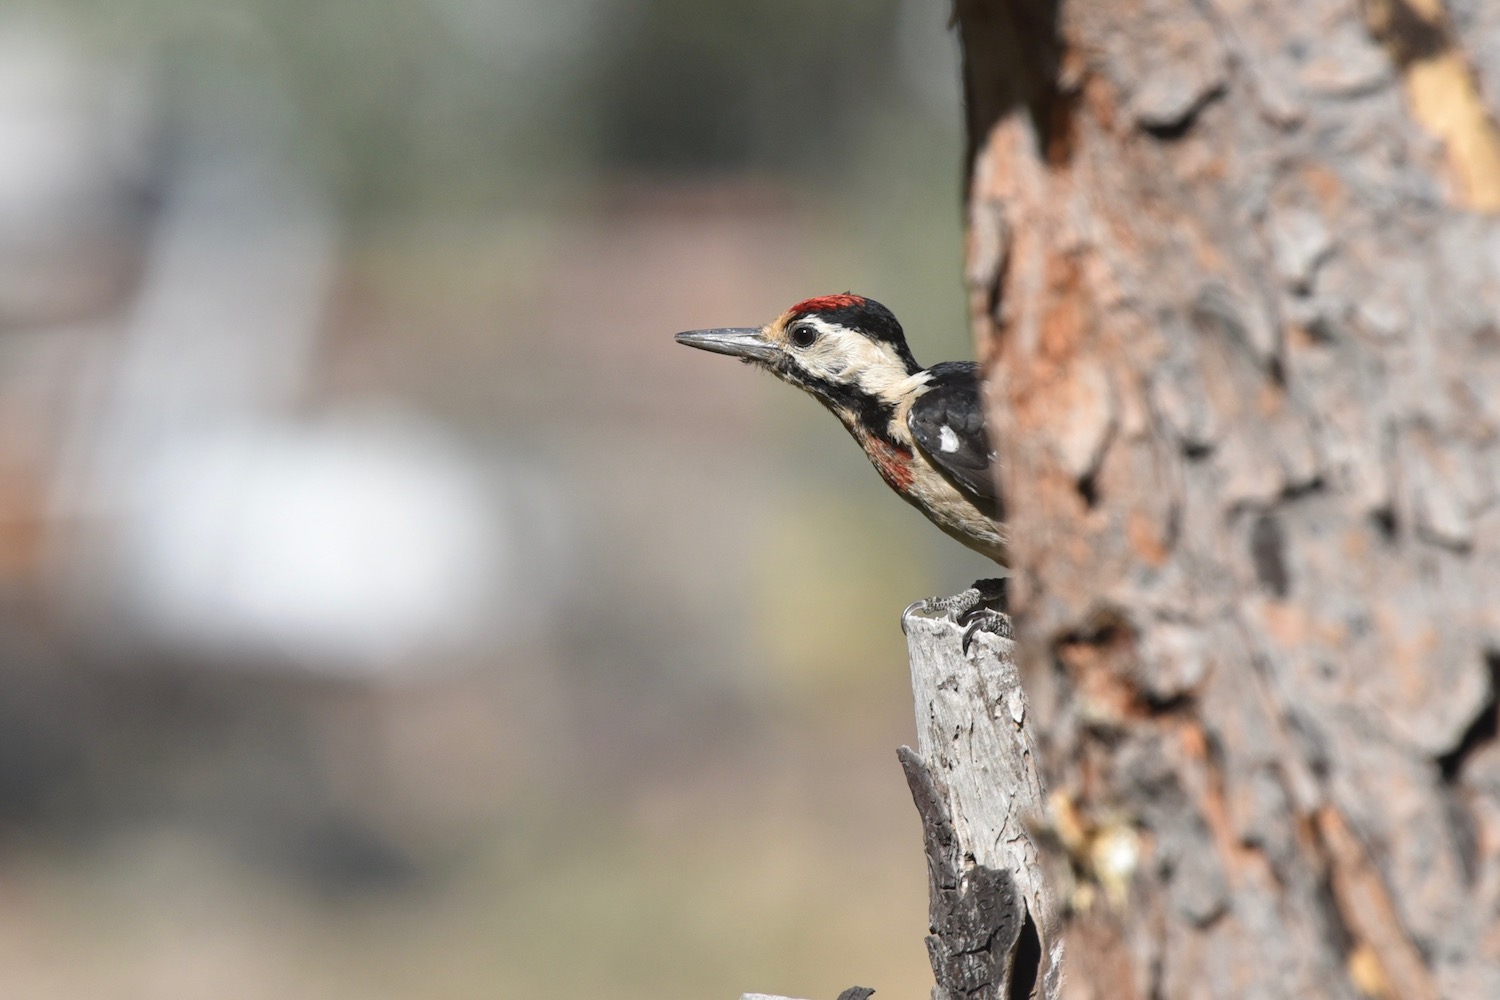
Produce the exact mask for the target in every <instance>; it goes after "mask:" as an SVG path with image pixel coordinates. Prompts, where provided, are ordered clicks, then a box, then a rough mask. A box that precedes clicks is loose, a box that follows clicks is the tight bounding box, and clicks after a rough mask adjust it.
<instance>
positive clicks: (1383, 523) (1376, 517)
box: [1370, 507, 1401, 542]
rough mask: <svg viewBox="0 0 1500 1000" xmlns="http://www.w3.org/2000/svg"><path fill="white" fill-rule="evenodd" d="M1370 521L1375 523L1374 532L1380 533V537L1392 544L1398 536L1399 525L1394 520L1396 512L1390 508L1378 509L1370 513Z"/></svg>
mask: <svg viewBox="0 0 1500 1000" xmlns="http://www.w3.org/2000/svg"><path fill="white" fill-rule="evenodd" d="M1370 520H1371V521H1374V522H1375V530H1377V531H1379V532H1380V537H1381V538H1382V539H1383V540H1384V541H1386V542H1394V541H1395V540H1396V536H1397V535H1398V534H1400V530H1401V525H1400V523H1399V522H1398V521H1397V520H1396V511H1395V510H1394V509H1393V508H1391V507H1380V508H1378V509H1376V510H1374V511H1372V512H1371V513H1370Z"/></svg>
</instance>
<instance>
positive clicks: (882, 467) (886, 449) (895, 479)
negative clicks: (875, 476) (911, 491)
mask: <svg viewBox="0 0 1500 1000" xmlns="http://www.w3.org/2000/svg"><path fill="white" fill-rule="evenodd" d="M864 446H865V452H866V453H867V454H868V455H869V456H870V461H872V462H874V463H875V468H876V469H878V470H879V471H880V476H881V478H882V479H884V480H885V481H886V482H888V483H890V484H891V486H892V487H893V488H895V489H896V490H898V491H899V492H902V493H904V492H906V488H907V487H908V486H910V485H911V479H912V472H911V452H909V451H907V450H906V449H904V448H898V447H895V446H893V445H891V444H889V443H887V442H885V441H882V440H881V439H880V438H878V437H866V438H865V440H864Z"/></svg>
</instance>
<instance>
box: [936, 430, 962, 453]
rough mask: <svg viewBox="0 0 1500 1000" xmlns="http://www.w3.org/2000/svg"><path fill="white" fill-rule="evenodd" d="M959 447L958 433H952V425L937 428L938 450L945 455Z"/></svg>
mask: <svg viewBox="0 0 1500 1000" xmlns="http://www.w3.org/2000/svg"><path fill="white" fill-rule="evenodd" d="M958 448H959V443H958V435H957V434H955V433H953V428H952V427H940V428H938V451H940V452H942V453H943V454H945V455H951V454H953V453H954V452H955V451H957V450H958Z"/></svg>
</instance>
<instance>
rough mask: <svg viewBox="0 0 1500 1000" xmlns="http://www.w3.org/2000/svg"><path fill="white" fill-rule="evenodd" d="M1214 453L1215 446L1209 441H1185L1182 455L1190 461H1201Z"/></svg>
mask: <svg viewBox="0 0 1500 1000" xmlns="http://www.w3.org/2000/svg"><path fill="white" fill-rule="evenodd" d="M1213 453H1214V446H1213V445H1212V444H1210V443H1209V442H1207V441H1184V442H1183V444H1182V457H1183V458H1186V459H1187V460H1188V461H1189V462H1201V461H1203V460H1204V459H1205V458H1207V457H1208V456H1210V455H1212V454H1213Z"/></svg>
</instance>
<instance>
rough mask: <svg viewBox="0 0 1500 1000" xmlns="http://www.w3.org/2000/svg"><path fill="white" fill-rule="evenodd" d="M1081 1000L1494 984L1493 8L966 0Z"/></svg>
mask: <svg viewBox="0 0 1500 1000" xmlns="http://www.w3.org/2000/svg"><path fill="white" fill-rule="evenodd" d="M956 16H957V21H958V26H959V30H960V34H961V38H962V44H963V50H964V57H965V85H966V91H967V93H966V97H967V114H968V123H969V129H970V144H971V145H970V153H971V164H970V180H969V202H968V205H969V221H970V234H969V265H968V281H969V291H970V296H971V307H972V315H973V320H974V324H975V336H976V340H977V343H978V345H979V349H980V356H981V357H982V358H984V359H985V361H986V363H987V365H988V371H989V375H990V394H991V419H992V427H993V428H994V429H995V430H996V432H997V434H998V437H999V439H1000V441H1001V457H1002V461H1003V463H1004V464H1003V470H1002V473H1001V475H1002V478H1003V483H1002V485H1003V487H1004V490H1005V495H1006V497H1007V500H1008V507H1009V511H1008V513H1009V520H1010V523H1011V528H1012V537H1013V539H1014V542H1013V551H1014V553H1015V559H1016V570H1015V572H1016V575H1015V578H1014V579H1013V582H1012V588H1011V594H1012V611H1013V614H1014V618H1015V625H1016V630H1017V638H1018V642H1019V644H1020V652H1021V662H1022V667H1023V677H1024V680H1025V683H1026V687H1027V694H1028V696H1029V698H1030V703H1031V706H1032V710H1033V712H1034V713H1035V718H1036V722H1037V734H1038V739H1039V741H1040V755H1041V759H1042V762H1043V766H1044V771H1045V776H1046V779H1047V784H1048V789H1049V796H1050V803H1051V809H1050V818H1049V820H1048V823H1050V826H1051V829H1050V836H1049V837H1048V838H1047V839H1049V840H1050V841H1051V843H1052V844H1053V847H1052V849H1051V851H1050V852H1049V856H1050V859H1051V863H1052V865H1051V869H1050V871H1051V873H1052V876H1053V879H1054V883H1053V884H1054V888H1055V889H1057V890H1058V892H1059V894H1060V898H1061V901H1062V904H1063V907H1064V909H1065V911H1066V912H1065V917H1064V924H1065V939H1066V950H1067V956H1068V959H1067V967H1066V970H1065V977H1064V984H1063V991H1064V994H1065V995H1067V996H1071V997H1111V998H1132V997H1139V998H1163V1000H1176V998H1186V997H1225V998H1228V997H1233V998H1237V1000H1238V998H1255V997H1265V998H1268V1000H1269V998H1277V1000H1279V998H1285V997H1299V998H1312V997H1339V998H1351V1000H1352V998H1355V997H1390V998H1396V997H1399V998H1415V1000H1422V998H1437V997H1464V998H1467V997H1475V998H1477V997H1500V744H1497V741H1496V730H1497V721H1496V685H1497V674H1500V223H1497V220H1496V218H1495V216H1494V215H1492V214H1489V213H1492V212H1494V211H1495V210H1496V209H1497V208H1500V130H1497V128H1496V124H1495V121H1496V111H1497V109H1500V5H1497V4H1495V3H1493V2H1491V0H1448V5H1447V6H1446V7H1444V6H1443V0H1363V2H1360V0H1057V2H1042V0H957V3H956Z"/></svg>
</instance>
